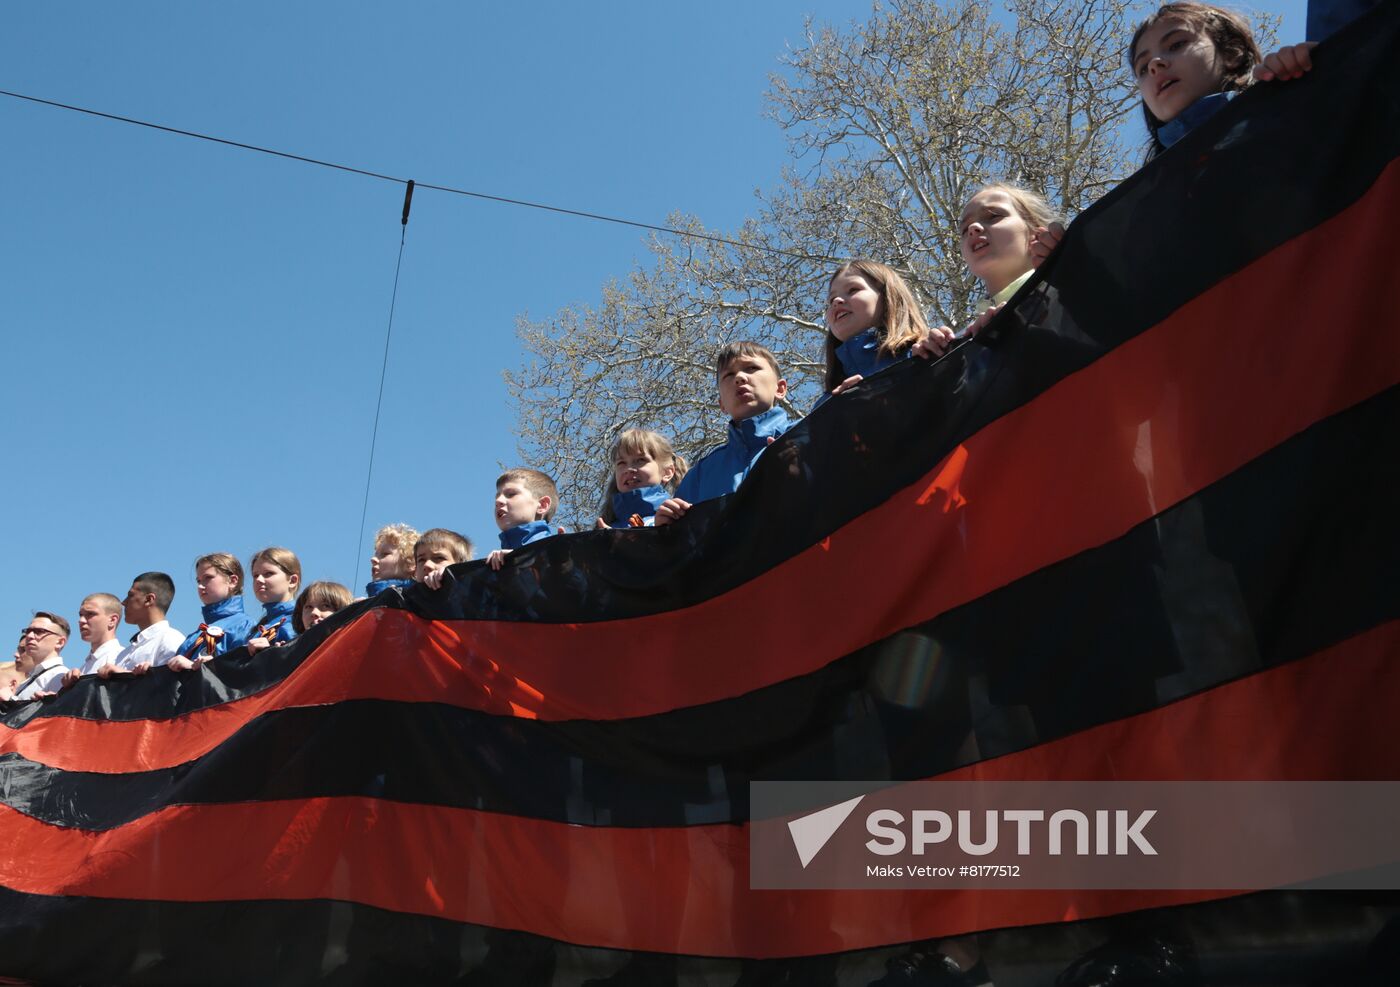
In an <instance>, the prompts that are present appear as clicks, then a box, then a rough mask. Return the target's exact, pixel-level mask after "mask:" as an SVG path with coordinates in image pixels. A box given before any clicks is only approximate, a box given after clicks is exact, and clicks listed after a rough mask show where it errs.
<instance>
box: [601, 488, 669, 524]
mask: <svg viewBox="0 0 1400 987" xmlns="http://www.w3.org/2000/svg"><path fill="white" fill-rule="evenodd" d="M670 496H671V491H669V490H667V489H666V488H665V487H663V486H660V485H657V486H653V487H638V488H637V489H636V490H626V491H622V490H619V491H618V492H617V493H615V494H613V496H612V509H613V517H614V519H615V520H614V521H613V523H612V526H613V527H614V528H630V527H632V526H631V525H630V524H628V523H627V522H628V519H629V518H631V517H632V515H633V514H640V515H641V516H642V521H643V522H645V523H646V524H647V525H648V526H650V525H652V524H654V523H655V522H656V509H657V508H658V507H660V506H661V504H662V503H663V502H664V501H666V500H668V499H670Z"/></svg>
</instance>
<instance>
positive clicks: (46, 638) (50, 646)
mask: <svg viewBox="0 0 1400 987" xmlns="http://www.w3.org/2000/svg"><path fill="white" fill-rule="evenodd" d="M68 634H69V627H68V621H66V620H64V619H63V618H62V617H60V616H59V615H58V614H56V613H49V612H47V611H45V610H36V611H35V612H34V616H33V617H32V618H30V620H29V626H28V627H26V628H25V629H24V630H23V631H22V632H21V633H20V648H19V651H17V652H16V653H15V670H16V671H18V672H19V673H20V674H21V675H23V676H25V678H24V680H23V681H22V682H20V684H19V685H18V686H17V687H16V688H15V689H13V690H11V689H0V701H4V700H8V699H38V698H40V697H41V696H51V695H53V694H54V693H55V692H57V691H58V688H59V686H60V685H62V684H63V676H64V674H65V673H66V672H67V671H68V669H66V668H64V667H63V659H62V658H61V657H60V656H59V652H60V651H62V650H63V646H64V645H65V644H67V643H68Z"/></svg>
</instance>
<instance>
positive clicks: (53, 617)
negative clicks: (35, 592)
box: [34, 610, 73, 637]
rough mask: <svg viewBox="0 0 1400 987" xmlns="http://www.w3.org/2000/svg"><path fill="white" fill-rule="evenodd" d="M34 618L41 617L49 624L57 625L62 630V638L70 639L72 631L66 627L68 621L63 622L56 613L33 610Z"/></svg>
mask: <svg viewBox="0 0 1400 987" xmlns="http://www.w3.org/2000/svg"><path fill="white" fill-rule="evenodd" d="M34 616H36V617H43V618H44V619H45V620H47V621H48V622H49V623H51V624H57V625H58V626H59V627H60V628H62V630H63V636H64V637H71V636H72V634H73V629H72V628H71V627H69V626H68V621H66V620H64V619H63V618H62V617H60V616H59V615H58V614H56V613H49V612H48V611H47V610H35V611H34Z"/></svg>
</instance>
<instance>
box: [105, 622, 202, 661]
mask: <svg viewBox="0 0 1400 987" xmlns="http://www.w3.org/2000/svg"><path fill="white" fill-rule="evenodd" d="M184 643H185V635H184V634H182V633H180V632H179V631H177V630H176V629H175V628H173V627H171V626H170V621H168V620H160V621H157V622H156V623H154V624H152V625H151V626H150V627H147V628H146V629H145V630H144V631H141V632H140V633H138V634H136V635H134V636H133V637H132V639H131V643H130V644H129V645H127V646H126V647H125V648H123V649H122V653H121V654H119V655H117V657H116V658H114V659H113V660H112V665H113V666H114V667H116V669H117V670H118V671H122V672H129V671H131V670H132V669H133V668H135V667H136V666H137V665H140V664H142V663H144V662H150V663H151V666H152V667H155V666H157V665H164V664H165V663H166V662H167V661H169V660H170V658H171V657H173V656H174V654H175V653H176V652H177V651H179V650H180V645H182V644H184Z"/></svg>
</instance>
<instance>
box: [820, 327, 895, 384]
mask: <svg viewBox="0 0 1400 987" xmlns="http://www.w3.org/2000/svg"><path fill="white" fill-rule="evenodd" d="M913 350H914V348H913V347H912V346H910V347H908V348H906V349H905V351H904V352H903V353H899V354H897V355H894V356H890V355H889V354H885V353H881V352H880V330H879V329H867V330H865V332H861V333H856V335H854V336H852V337H851V338H850V339H848V340H846V341H845V342H844V343H842V344H841V345H840V346H838V347H836V359H837V360H839V361H840V363H841V369H842V370H844V371H846V376H847V377H851V376H853V375H855V374H860V375H861V376H862V377H870V376H872V375H874V374H878V373H879V372H880V371H881V370H884V369H885V368H886V367H892V366H894V365H895V364H896V363H898V362H899V361H900V360H907V359H908V358H909V354H910V353H912V352H913Z"/></svg>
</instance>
